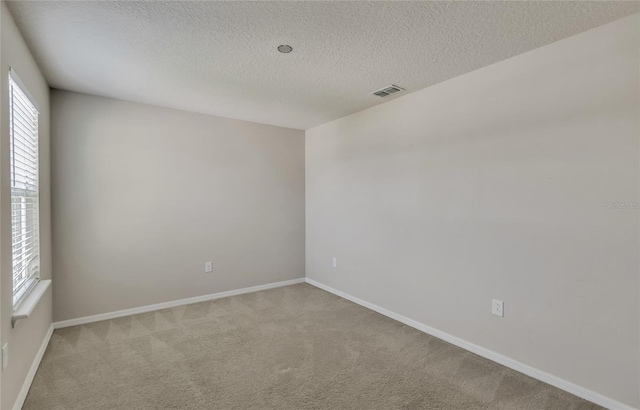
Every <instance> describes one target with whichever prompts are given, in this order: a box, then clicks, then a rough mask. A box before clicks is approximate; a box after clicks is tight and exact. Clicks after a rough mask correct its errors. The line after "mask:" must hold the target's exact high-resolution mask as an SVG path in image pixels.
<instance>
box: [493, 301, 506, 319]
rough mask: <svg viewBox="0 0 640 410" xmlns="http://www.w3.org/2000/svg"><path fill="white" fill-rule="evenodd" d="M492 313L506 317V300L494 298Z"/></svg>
mask: <svg viewBox="0 0 640 410" xmlns="http://www.w3.org/2000/svg"><path fill="white" fill-rule="evenodd" d="M491 313H493V314H494V315H496V316H500V317H504V302H503V301H501V300H497V299H493V301H492V302H491Z"/></svg>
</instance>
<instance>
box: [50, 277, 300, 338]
mask: <svg viewBox="0 0 640 410" xmlns="http://www.w3.org/2000/svg"><path fill="white" fill-rule="evenodd" d="M304 282H305V278H298V279H291V280H285V281H282V282H274V283H267V284H266V285H258V286H251V287H248V288H242V289H235V290H228V291H226V292H218V293H211V294H209V295H202V296H195V297H192V298H186V299H178V300H172V301H169V302H163V303H156V304H154V305H147V306H140V307H136V308H131V309H124V310H118V311H115V312H108V313H101V314H99V315H92V316H85V317H79V318H77V319H69V320H62V321H60V322H54V323H53V327H54V329H62V328H63V327H69V326H77V325H84V324H86V323H92V322H100V321H101V320H109V319H115V318H117V317H122V316H129V315H135V314H137V313H145V312H152V311H154V310H160V309H167V308H172V307H176V306H182V305H190V304H192V303H198V302H206V301H208V300H215V299H221V298H226V297H229V296H236V295H242V294H245V293H252V292H259V291H261V290H267V289H273V288H279V287H282V286H289V285H295V284H296V283H304Z"/></svg>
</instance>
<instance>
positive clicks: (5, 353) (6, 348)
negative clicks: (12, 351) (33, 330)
mask: <svg viewBox="0 0 640 410" xmlns="http://www.w3.org/2000/svg"><path fill="white" fill-rule="evenodd" d="M8 364H9V344H8V343H5V344H4V346H2V370H4V369H6V367H7V365H8Z"/></svg>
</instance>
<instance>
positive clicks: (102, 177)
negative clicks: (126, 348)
mask: <svg viewBox="0 0 640 410" xmlns="http://www.w3.org/2000/svg"><path fill="white" fill-rule="evenodd" d="M51 107H52V124H51V126H52V141H53V145H52V146H53V149H52V164H53V169H54V172H53V176H52V184H53V192H54V195H53V200H52V201H53V202H52V203H53V243H54V248H53V249H54V254H53V265H54V270H55V280H54V282H53V290H54V293H55V300H54V319H55V320H56V321H59V320H65V319H72V318H78V317H83V316H88V315H95V314H99V313H106V312H112V311H116V310H121V309H127V308H133V307H138V306H145V305H149V304H155V303H160V302H167V301H172V300H176V299H182V298H187V297H193V296H200V295H206V294H210V293H215V292H220V291H226V290H232V289H238V288H243V287H248V286H255V285H261V284H267V283H272V282H278V281H283V280H289V279H294V278H301V277H304V132H303V131H300V130H293V129H288V128H279V127H274V126H268V125H261V124H256V123H250V122H244V121H239V120H231V119H224V118H219V117H211V116H207V115H201V114H192V113H188V112H184V111H177V110H172V109H165V108H159V107H153V106H148V105H142V104H135V103H129V102H124V101H119V100H113V99H108V98H102V97H95V96H89V95H85V94H77V93H71V92H64V91H57V90H54V91H52V92H51ZM206 261H213V265H214V269H213V273H205V272H204V264H205V262H206Z"/></svg>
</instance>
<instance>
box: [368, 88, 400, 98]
mask: <svg viewBox="0 0 640 410" xmlns="http://www.w3.org/2000/svg"><path fill="white" fill-rule="evenodd" d="M400 91H404V88H402V87H398V86H397V85H390V86H388V87H384V88H383V89H381V90H378V91H376V92H374V93H373V95H377V96H378V97H386V96H389V95H391V94H395V93H399V92H400Z"/></svg>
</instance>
